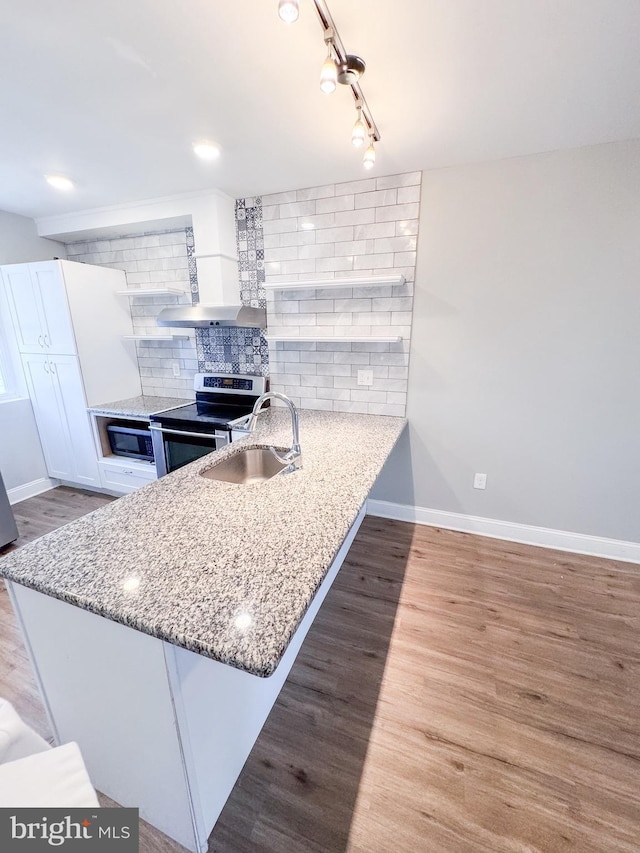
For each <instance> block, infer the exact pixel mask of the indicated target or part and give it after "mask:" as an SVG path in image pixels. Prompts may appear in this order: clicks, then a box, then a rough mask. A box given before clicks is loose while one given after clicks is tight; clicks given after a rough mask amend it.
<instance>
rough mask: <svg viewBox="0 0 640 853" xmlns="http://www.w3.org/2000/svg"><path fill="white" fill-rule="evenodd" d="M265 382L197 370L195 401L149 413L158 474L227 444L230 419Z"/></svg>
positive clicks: (249, 405) (245, 409)
mask: <svg viewBox="0 0 640 853" xmlns="http://www.w3.org/2000/svg"><path fill="white" fill-rule="evenodd" d="M266 385H267V381H266V379H264V377H262V376H250V375H246V374H228V373H197V374H196V377H195V380H194V389H195V392H196V401H195V403H188V404H186V405H184V406H179V407H178V408H175V409H168V410H167V411H165V412H157V413H156V414H153V415H151V417H150V420H151V423H150V424H149V428H150V430H151V437H152V442H153V453H154V457H155V460H156V470H157V472H158V477H162V476H164V475H165V474H170V473H171V471H176V470H177V469H178V468H182V466H183V465H188V464H189V462H194V461H195V460H196V459H199V458H200V457H201V456H206V454H207V453H212V452H213V451H214V450H220V448H221V447H224V446H225V444H229V442H230V441H231V440H232V428H233V425H234V423H235V422H236V421H238V420H240V419H242V418H244V417H246V415H248V414H250V412H251V410H252V409H253V405H254V403H255V401H256V400H257V399H258V397H259V396H260V395H261V394H263V393H264V391H265V389H266Z"/></svg>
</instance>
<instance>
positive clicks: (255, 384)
mask: <svg viewBox="0 0 640 853" xmlns="http://www.w3.org/2000/svg"><path fill="white" fill-rule="evenodd" d="M193 388H194V390H195V391H212V392H216V393H220V392H222V393H224V392H225V391H227V392H233V393H235V394H251V395H252V396H254V397H259V396H260V395H261V394H264V391H265V388H266V380H265V378H264V376H248V375H246V374H237V373H196V376H195V379H194V383H193Z"/></svg>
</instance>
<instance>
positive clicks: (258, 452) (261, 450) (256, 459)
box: [200, 447, 288, 485]
mask: <svg viewBox="0 0 640 853" xmlns="http://www.w3.org/2000/svg"><path fill="white" fill-rule="evenodd" d="M277 450H278V452H279V453H283V454H284V453H286V452H287V451H286V449H282V450H281V449H280V448H277ZM287 467H288V465H287V463H286V462H282V460H280V459H278V457H277V456H276V454H275V453H274V452H273V450H272V448H270V447H248V448H247V449H246V450H240V451H239V452H238V453H234V454H232V455H231V456H227V458H226V459H223V460H222V461H221V462H218V463H217V464H216V465H213V466H212V467H211V468H207V470H206V471H202V472H201V474H200V476H201V477H206V478H207V479H208V480H220V481H221V482H223V483H237V484H241V485H244V484H247V483H262V482H264V481H265V480H270V479H271V478H272V477H275V475H276V474H279V473H280V472H281V471H282V470H283V469H284V468H287Z"/></svg>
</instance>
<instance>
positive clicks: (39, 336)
mask: <svg viewBox="0 0 640 853" xmlns="http://www.w3.org/2000/svg"><path fill="white" fill-rule="evenodd" d="M38 343H39V344H40V346H41V348H42V349H44V338H43V337H42V335H38Z"/></svg>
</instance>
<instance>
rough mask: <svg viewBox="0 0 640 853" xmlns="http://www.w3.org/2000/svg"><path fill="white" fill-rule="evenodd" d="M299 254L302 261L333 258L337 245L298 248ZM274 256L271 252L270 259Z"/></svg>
mask: <svg viewBox="0 0 640 853" xmlns="http://www.w3.org/2000/svg"><path fill="white" fill-rule="evenodd" d="M297 252H298V258H300V260H302V259H304V258H332V257H333V256H334V254H335V243H321V244H320V245H316V244H315V243H314V244H312V245H309V246H298V247H297ZM272 254H273V252H269V257H271V255H272Z"/></svg>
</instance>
